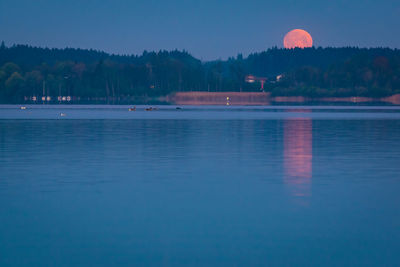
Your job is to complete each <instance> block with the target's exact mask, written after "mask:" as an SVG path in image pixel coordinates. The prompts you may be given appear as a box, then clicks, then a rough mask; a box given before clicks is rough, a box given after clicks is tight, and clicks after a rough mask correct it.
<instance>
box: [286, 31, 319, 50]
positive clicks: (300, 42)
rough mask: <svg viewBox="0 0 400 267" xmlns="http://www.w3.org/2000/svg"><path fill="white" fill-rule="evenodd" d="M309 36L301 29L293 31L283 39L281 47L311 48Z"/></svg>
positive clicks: (311, 41)
mask: <svg viewBox="0 0 400 267" xmlns="http://www.w3.org/2000/svg"><path fill="white" fill-rule="evenodd" d="M312 45H313V39H312V37H311V35H310V34H309V33H308V32H306V31H305V30H302V29H294V30H291V31H290V32H288V33H287V34H286V35H285V38H284V39H283V46H284V47H285V48H287V49H293V48H296V47H298V48H306V47H312Z"/></svg>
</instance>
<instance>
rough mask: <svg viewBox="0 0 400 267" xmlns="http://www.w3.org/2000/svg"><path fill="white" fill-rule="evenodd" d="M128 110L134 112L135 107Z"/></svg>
mask: <svg viewBox="0 0 400 267" xmlns="http://www.w3.org/2000/svg"><path fill="white" fill-rule="evenodd" d="M128 110H129V111H136V107H133V108H129V109H128Z"/></svg>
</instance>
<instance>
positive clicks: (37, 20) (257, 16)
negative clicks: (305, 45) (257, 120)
mask: <svg viewBox="0 0 400 267" xmlns="http://www.w3.org/2000/svg"><path fill="white" fill-rule="evenodd" d="M294 28H302V29H305V30H307V31H308V32H309V33H310V34H311V35H312V37H313V39H314V45H315V46H361V47H376V46H384V47H392V48H400V1H399V0H379V1H378V0H334V1H328V0H318V1H317V0H276V1H267V0H264V1H258V0H246V1H245V0H242V1H240V0H229V1H228V0H198V1H194V0H168V1H161V0H63V1H61V0H0V40H4V41H5V42H6V44H7V45H11V44H14V43H16V44H30V45H34V46H47V47H59V48H63V47H67V46H68V47H76V48H78V47H79V48H94V49H99V50H104V51H106V52H110V53H118V54H132V53H133V54H141V53H142V52H143V50H145V49H146V50H148V51H152V50H159V49H167V50H171V49H175V48H177V49H185V50H187V51H189V52H190V53H191V54H193V55H194V56H196V57H198V58H200V59H203V60H209V59H217V58H222V59H225V58H227V57H229V56H236V55H237V54H238V53H243V54H244V55H247V54H248V53H251V52H257V51H262V50H265V49H267V48H269V47H272V46H278V47H282V46H283V45H282V40H283V37H284V35H285V34H286V33H287V32H288V31H289V30H292V29H294Z"/></svg>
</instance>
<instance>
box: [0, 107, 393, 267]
mask: <svg viewBox="0 0 400 267" xmlns="http://www.w3.org/2000/svg"><path fill="white" fill-rule="evenodd" d="M61 113H63V116H61ZM399 243H400V109H399V108H396V107H236V108H232V107H229V108H227V107H202V108H199V107H184V108H183V109H182V110H176V109H175V107H173V106H169V107H159V110H156V111H145V110H144V107H138V108H137V111H136V112H128V111H127V107H125V106H111V107H110V106H96V107H92V106H80V107H77V106H71V107H67V106H61V107H54V106H53V107H52V106H47V107H34V106H32V107H28V108H27V109H26V110H20V109H19V107H18V106H0V266H113V265H123V266H133V265H135V266H165V265H167V266H180V265H196V266H215V265H222V266H254V265H256V266H265V265H268V266H282V265H284V266H288V265H289V266H291V265H296V266H330V265H331V266H355V265H357V266H365V265H379V266H399V265H400V253H399V252H400V251H399Z"/></svg>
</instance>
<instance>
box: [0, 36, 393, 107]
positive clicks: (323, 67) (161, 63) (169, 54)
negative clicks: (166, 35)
mask: <svg viewBox="0 0 400 267" xmlns="http://www.w3.org/2000/svg"><path fill="white" fill-rule="evenodd" d="M249 74H253V75H256V76H261V77H267V78H268V81H269V82H267V84H266V86H265V90H267V91H271V92H272V93H273V94H274V95H304V96H350V95H352V96H353V95H357V96H358V95H359V96H374V97H375V96H387V95H391V94H394V93H398V92H399V91H398V90H399V89H400V81H399V79H400V51H399V50H392V49H384V48H376V49H359V48H309V49H294V50H287V49H278V48H272V49H269V50H267V51H265V52H262V53H255V54H251V55H249V56H248V57H247V58H244V57H243V56H242V55H238V56H237V57H235V58H229V59H228V60H224V61H223V60H217V61H210V62H201V61H200V60H198V59H196V58H194V57H193V56H191V55H190V54H189V53H188V52H186V51H159V52H146V51H145V52H143V54H142V55H110V54H107V53H104V52H100V51H95V50H83V49H72V48H66V49H48V48H37V47H30V46H26V45H14V46H11V47H7V46H5V45H4V43H2V44H1V45H0V101H1V102H3V103H13V102H14V103H15V102H22V101H26V99H32V97H37V98H38V99H40V98H41V97H42V96H51V97H52V98H53V99H54V98H55V97H57V96H71V97H72V98H73V99H76V98H82V99H126V98H129V99H140V98H151V97H158V96H163V95H167V94H170V93H173V92H179V91H211V92H212V91H259V90H260V84H258V83H252V84H249V83H246V82H245V77H246V75H249ZM278 75H282V78H281V79H280V80H279V81H276V77H277V76H278Z"/></svg>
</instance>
